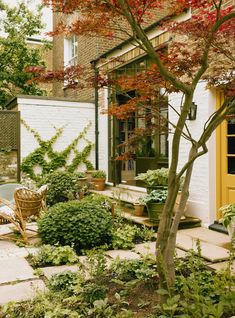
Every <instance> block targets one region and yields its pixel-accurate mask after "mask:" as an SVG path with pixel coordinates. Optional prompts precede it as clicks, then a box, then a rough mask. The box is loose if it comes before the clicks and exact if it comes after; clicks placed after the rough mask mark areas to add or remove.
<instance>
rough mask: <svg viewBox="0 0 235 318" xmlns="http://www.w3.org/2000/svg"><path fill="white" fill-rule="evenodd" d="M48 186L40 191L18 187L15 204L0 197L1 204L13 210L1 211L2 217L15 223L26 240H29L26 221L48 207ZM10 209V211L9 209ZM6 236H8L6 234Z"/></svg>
mask: <svg viewBox="0 0 235 318" xmlns="http://www.w3.org/2000/svg"><path fill="white" fill-rule="evenodd" d="M46 192H47V186H43V187H42V188H40V189H39V190H38V191H32V190H30V189H27V188H18V189H16V190H15V192H14V200H15V204H14V205H13V204H12V203H11V202H9V201H7V200H5V199H2V198H0V204H4V205H5V206H6V207H7V209H9V210H10V211H11V212H10V213H7V212H5V213H4V212H3V211H0V217H1V218H3V219H5V220H6V221H8V222H10V223H12V224H14V225H15V227H16V229H17V230H18V231H19V232H20V234H21V236H22V239H23V241H24V242H26V243H27V242H28V237H27V233H26V221H27V219H28V218H29V217H31V216H33V215H39V212H40V210H41V209H45V208H46V204H45V196H46ZM9 210H8V211H9ZM5 237H6V236H5Z"/></svg>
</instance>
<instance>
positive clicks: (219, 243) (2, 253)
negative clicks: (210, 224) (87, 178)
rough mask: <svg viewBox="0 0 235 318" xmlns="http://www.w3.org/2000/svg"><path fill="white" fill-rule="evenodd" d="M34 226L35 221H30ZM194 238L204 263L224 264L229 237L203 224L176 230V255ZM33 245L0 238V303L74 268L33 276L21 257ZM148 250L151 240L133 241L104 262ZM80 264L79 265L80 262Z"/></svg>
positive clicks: (152, 248)
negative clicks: (132, 246)
mask: <svg viewBox="0 0 235 318" xmlns="http://www.w3.org/2000/svg"><path fill="white" fill-rule="evenodd" d="M1 227H2V226H0V233H3V232H4V233H5V232H7V231H9V226H8V227H7V226H5V225H4V226H3V227H4V228H3V229H1ZM31 228H32V230H36V227H35V225H31ZM197 239H199V240H200V246H201V253H202V256H203V257H204V259H205V262H206V264H207V265H208V266H210V267H211V268H213V269H216V270H220V269H224V268H226V266H227V264H228V259H229V253H228V248H229V238H228V236H227V235H225V234H221V233H217V232H214V231H211V230H209V229H205V228H195V229H187V230H180V231H178V234H177V242H176V245H177V249H176V254H177V256H178V257H185V256H186V251H188V250H189V249H192V248H194V249H195V250H196V242H197ZM36 252H37V248H35V247H19V246H17V245H16V244H15V243H13V242H11V241H7V240H0V269H1V270H0V305H2V304H5V303H7V302H9V301H21V300H27V299H30V298H32V297H34V295H35V293H36V291H37V290H44V289H45V284H44V281H43V279H44V280H45V279H49V278H50V277H51V276H52V275H53V274H55V273H59V272H62V271H65V270H71V271H76V270H77V269H79V265H72V266H67V265H63V266H54V267H45V268H42V269H41V270H42V272H43V275H44V278H43V279H42V277H39V276H37V275H36V274H35V273H34V270H33V268H32V267H31V266H30V265H29V263H28V262H27V260H26V259H25V258H26V257H27V256H28V255H29V254H30V253H31V254H35V253H36ZM147 254H151V255H152V256H153V257H154V256H155V242H148V243H143V244H137V245H136V246H135V248H134V249H133V250H132V251H127V250H110V251H107V252H106V253H105V255H106V257H107V258H108V263H110V262H111V260H112V259H115V258H116V257H119V258H120V259H122V260H123V259H139V258H140V257H141V255H142V256H146V255H147ZM80 263H81V264H82V265H83V266H86V257H85V256H81V257H80ZM80 266H81V265H80ZM232 272H233V273H234V274H235V261H234V262H233V265H232Z"/></svg>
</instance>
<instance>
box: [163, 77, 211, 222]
mask: <svg viewBox="0 0 235 318" xmlns="http://www.w3.org/2000/svg"><path fill="white" fill-rule="evenodd" d="M193 101H194V102H195V103H196V104H197V118H196V120H192V121H190V120H187V125H188V127H189V129H190V131H191V133H192V136H193V137H194V138H195V139H197V138H198V137H199V136H200V135H201V133H202V131H203V127H204V124H205V122H206V120H207V119H208V117H209V116H210V115H211V114H212V113H213V112H214V111H215V110H216V101H215V95H214V94H213V92H211V91H209V90H206V89H205V83H203V82H202V83H200V84H199V85H198V87H197V89H196V92H195V97H194V100H193ZM180 102H181V95H180V94H172V95H171V96H170V103H171V104H172V106H173V107H175V108H176V109H179V108H180ZM169 119H170V121H172V122H176V120H177V114H176V113H175V112H174V111H173V110H172V109H169ZM171 144H172V134H169V153H170V156H169V158H171ZM207 146H208V150H209V151H208V153H207V154H206V155H204V156H202V157H200V158H198V159H197V160H196V161H195V164H194V169H193V174H192V179H191V184H190V197H189V205H188V211H187V215H191V216H195V217H199V218H200V219H201V220H202V222H203V223H204V225H208V224H210V223H212V222H213V221H214V220H215V215H216V208H215V200H216V140H215V133H214V134H213V135H212V137H211V139H210V141H209V142H208V144H207ZM189 149H190V144H189V142H188V141H187V140H185V139H182V141H181V144H180V158H179V168H180V167H182V166H183V165H184V163H185V162H187V157H188V151H189Z"/></svg>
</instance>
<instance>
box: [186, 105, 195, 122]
mask: <svg viewBox="0 0 235 318" xmlns="http://www.w3.org/2000/svg"><path fill="white" fill-rule="evenodd" d="M196 118H197V105H196V104H195V103H194V102H192V104H191V106H190V108H189V112H188V117H187V119H188V120H195V119H196Z"/></svg>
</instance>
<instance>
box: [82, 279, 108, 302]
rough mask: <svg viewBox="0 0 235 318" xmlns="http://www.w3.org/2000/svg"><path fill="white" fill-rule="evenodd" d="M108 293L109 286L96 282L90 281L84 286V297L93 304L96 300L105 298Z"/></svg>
mask: <svg viewBox="0 0 235 318" xmlns="http://www.w3.org/2000/svg"><path fill="white" fill-rule="evenodd" d="M106 293H107V287H105V286H103V285H101V284H96V283H94V282H88V283H86V284H84V286H83V288H82V297H83V299H84V301H85V302H87V303H88V304H93V303H94V301H96V300H99V299H105V297H106Z"/></svg>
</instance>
